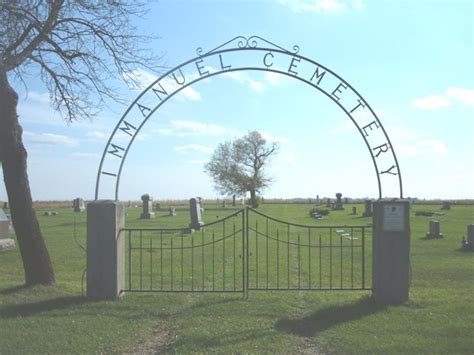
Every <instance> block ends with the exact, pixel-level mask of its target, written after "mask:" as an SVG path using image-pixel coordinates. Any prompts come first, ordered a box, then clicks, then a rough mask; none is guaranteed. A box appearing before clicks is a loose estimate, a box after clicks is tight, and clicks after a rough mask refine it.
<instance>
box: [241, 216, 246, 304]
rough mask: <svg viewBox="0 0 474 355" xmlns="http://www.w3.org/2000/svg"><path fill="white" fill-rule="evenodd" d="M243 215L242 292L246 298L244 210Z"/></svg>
mask: <svg viewBox="0 0 474 355" xmlns="http://www.w3.org/2000/svg"><path fill="white" fill-rule="evenodd" d="M241 213H242V252H241V255H242V292H243V293H244V296H245V233H246V232H245V214H244V212H243V210H241Z"/></svg>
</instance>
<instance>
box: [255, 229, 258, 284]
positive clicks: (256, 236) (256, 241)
mask: <svg viewBox="0 0 474 355" xmlns="http://www.w3.org/2000/svg"><path fill="white" fill-rule="evenodd" d="M255 288H258V221H255Z"/></svg>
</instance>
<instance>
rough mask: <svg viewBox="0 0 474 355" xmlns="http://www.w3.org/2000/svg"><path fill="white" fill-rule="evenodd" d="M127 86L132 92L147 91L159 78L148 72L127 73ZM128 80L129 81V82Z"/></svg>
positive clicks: (136, 70) (141, 70)
mask: <svg viewBox="0 0 474 355" xmlns="http://www.w3.org/2000/svg"><path fill="white" fill-rule="evenodd" d="M125 78H126V81H127V85H128V87H129V88H130V89H132V90H145V89H146V88H147V87H148V86H149V85H151V84H152V83H153V82H154V81H155V80H156V79H158V77H157V76H156V75H154V74H152V73H150V72H148V71H146V70H143V69H135V70H132V71H128V72H126V73H125ZM127 79H128V80H127Z"/></svg>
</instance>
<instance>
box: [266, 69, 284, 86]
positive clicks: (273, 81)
mask: <svg viewBox="0 0 474 355" xmlns="http://www.w3.org/2000/svg"><path fill="white" fill-rule="evenodd" d="M283 77H284V75H283V74H280V73H274V72H266V73H265V81H266V82H267V83H269V84H270V85H277V84H279V83H280V81H281V79H282V78H283Z"/></svg>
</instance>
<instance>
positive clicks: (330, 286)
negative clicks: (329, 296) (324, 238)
mask: <svg viewBox="0 0 474 355" xmlns="http://www.w3.org/2000/svg"><path fill="white" fill-rule="evenodd" d="M329 288H332V228H329Z"/></svg>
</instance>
